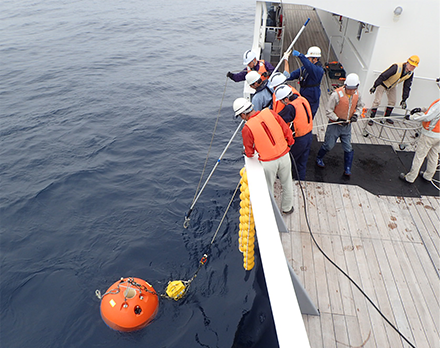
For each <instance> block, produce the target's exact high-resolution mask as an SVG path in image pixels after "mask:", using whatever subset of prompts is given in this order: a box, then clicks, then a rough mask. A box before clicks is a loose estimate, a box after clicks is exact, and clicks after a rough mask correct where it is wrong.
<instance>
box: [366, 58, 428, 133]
mask: <svg viewBox="0 0 440 348" xmlns="http://www.w3.org/2000/svg"><path fill="white" fill-rule="evenodd" d="M419 62H420V58H419V57H418V56H411V57H409V58H408V61H407V62H406V63H396V64H393V65H391V66H390V67H389V68H388V69H387V70H385V71H384V72H382V73H381V74H380V75H379V77H378V78H377V79H376V81H374V85H373V87H371V88H370V94H373V93H374V101H373V104H372V106H371V111H370V118H374V117H375V116H376V112H377V107H378V106H379V105H380V102H381V100H382V95H383V93H384V92H385V93H386V95H387V99H388V104H387V108H386V109H385V117H388V116H390V115H391V112H392V111H393V109H394V106H395V105H396V86H397V85H398V84H399V83H401V82H403V90H402V100H401V101H400V106H401V107H402V109H406V100H407V99H408V97H409V92H410V90H411V85H412V81H413V76H414V69H415V68H416V67H417V66H418V65H419ZM386 121H387V122H388V123H389V124H394V121H393V120H392V119H391V118H386ZM382 123H383V122H382ZM368 125H370V126H372V125H373V120H369V121H368Z"/></svg>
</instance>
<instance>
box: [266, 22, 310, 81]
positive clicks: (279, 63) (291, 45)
mask: <svg viewBox="0 0 440 348" xmlns="http://www.w3.org/2000/svg"><path fill="white" fill-rule="evenodd" d="M309 22H310V18H307V20H306V22H305V23H304V25H303V26H302V27H301V29H300V30H299V32H298V34H296V36H295V38H294V39H293V41H292V43H291V44H290V46H289V48H288V49H287V50H286V52H284V54H286V53H287V52H289V51H291V50H292V48H293V45H294V44H295V42H296V41H297V40H298V38H299V36H300V35H301V33H302V32H303V31H304V29H305V28H306V25H307V24H308V23H309ZM282 62H283V59H281V60H280V61H279V62H278V64H277V66H276V67H275V69H274V70H273V72H272V74H273V73H275V72H276V71H277V70H278V68H279V67H280V65H281V63H282Z"/></svg>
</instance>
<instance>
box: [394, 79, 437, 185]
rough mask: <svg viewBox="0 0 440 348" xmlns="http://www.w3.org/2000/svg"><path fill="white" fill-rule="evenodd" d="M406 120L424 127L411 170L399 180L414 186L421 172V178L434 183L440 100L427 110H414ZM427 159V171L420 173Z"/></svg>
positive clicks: (401, 174)
mask: <svg viewBox="0 0 440 348" xmlns="http://www.w3.org/2000/svg"><path fill="white" fill-rule="evenodd" d="M437 86H438V87H439V88H440V78H438V79H437ZM405 118H406V119H407V120H414V121H420V122H422V125H423V127H422V134H421V136H420V138H419V141H418V143H417V148H416V152H415V154H414V158H413V162H412V165H411V170H410V171H409V173H407V174H404V173H400V176H399V178H400V179H402V180H403V181H406V182H409V183H411V184H412V183H413V182H414V181H415V180H416V179H417V176H418V175H419V172H420V176H421V177H422V178H423V179H424V180H426V181H432V179H433V177H434V174H435V173H436V171H437V165H438V157H439V152H440V99H437V100H436V101H434V102H433V103H432V104H431V105H430V106H429V108H427V109H426V108H415V109H412V110H411V112H410V115H407V116H405ZM425 158H427V162H426V170H425V171H420V168H421V167H422V164H423V162H424V161H425Z"/></svg>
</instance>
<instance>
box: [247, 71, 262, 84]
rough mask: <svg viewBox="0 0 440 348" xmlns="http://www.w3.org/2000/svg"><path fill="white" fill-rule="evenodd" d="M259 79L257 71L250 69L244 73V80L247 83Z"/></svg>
mask: <svg viewBox="0 0 440 348" xmlns="http://www.w3.org/2000/svg"><path fill="white" fill-rule="evenodd" d="M259 79H261V75H260V74H259V73H258V71H255V70H252V71H250V72H248V73H247V74H246V82H247V83H248V84H249V85H252V84H253V83H255V82H257V81H258V80H259Z"/></svg>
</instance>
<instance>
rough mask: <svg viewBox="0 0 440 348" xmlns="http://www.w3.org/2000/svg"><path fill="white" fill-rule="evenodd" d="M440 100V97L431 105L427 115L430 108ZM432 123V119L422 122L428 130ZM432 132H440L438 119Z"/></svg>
mask: <svg viewBox="0 0 440 348" xmlns="http://www.w3.org/2000/svg"><path fill="white" fill-rule="evenodd" d="M438 102H440V99H437V100H436V101H435V102H434V103H432V104H431V105H429V108H428V110H426V112H425V115H426V114H427V113H428V111H429V109H431V108H432V106H433V105H434V104H435V103H438ZM430 123H431V121H428V122H422V125H423V128H425V129H426V130H429V124H430ZM431 132H435V133H440V121H437V124H436V125H435V127H434V128H433V129H431Z"/></svg>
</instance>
